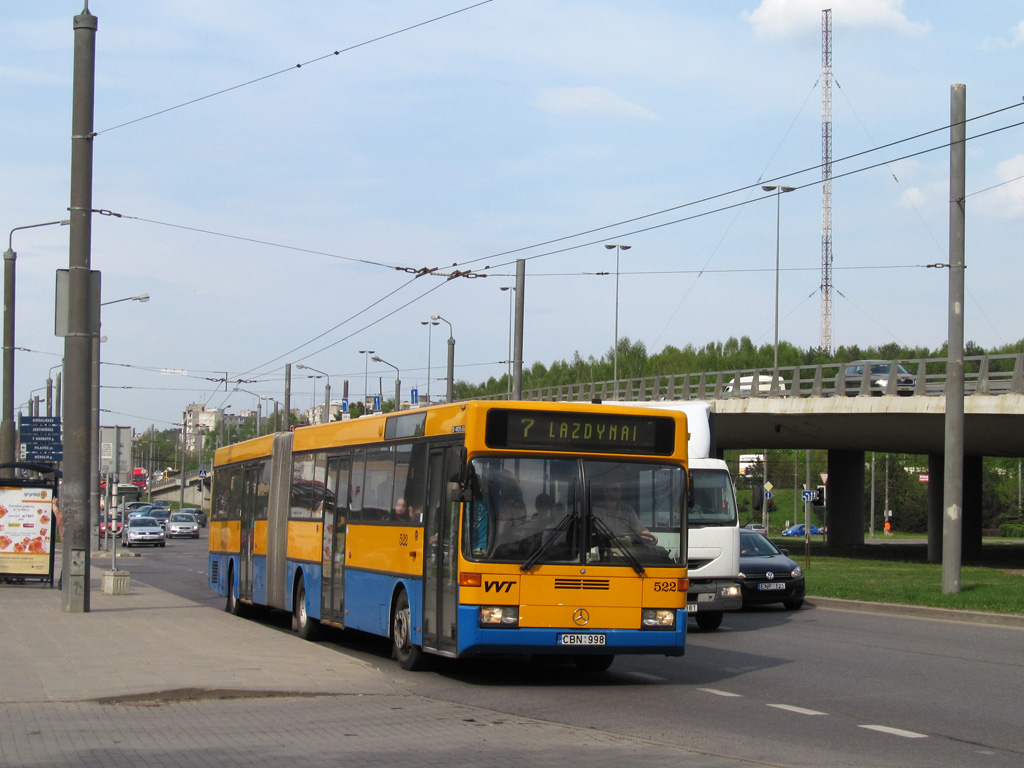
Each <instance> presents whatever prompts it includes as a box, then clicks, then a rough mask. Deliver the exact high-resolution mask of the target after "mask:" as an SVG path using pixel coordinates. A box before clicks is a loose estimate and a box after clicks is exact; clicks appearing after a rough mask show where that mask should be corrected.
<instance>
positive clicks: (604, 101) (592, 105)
mask: <svg viewBox="0 0 1024 768" xmlns="http://www.w3.org/2000/svg"><path fill="white" fill-rule="evenodd" d="M533 106H535V107H537V108H538V109H540V110H541V111H542V112H550V113H552V114H555V115H607V116H611V117H628V118H632V119H634V120H657V119H658V116H657V115H656V114H654V113H653V112H651V111H650V110H649V109H645V108H644V107H641V106H639V105H637V104H633V103H631V102H628V101H626V100H625V99H623V98H622V97H621V96H618V95H616V94H615V93H613V92H612V91H610V90H608V89H607V88H603V87H601V86H599V85H585V86H583V87H581V88H543V89H541V90H540V92H539V93H538V94H537V98H536V99H534V101H533Z"/></svg>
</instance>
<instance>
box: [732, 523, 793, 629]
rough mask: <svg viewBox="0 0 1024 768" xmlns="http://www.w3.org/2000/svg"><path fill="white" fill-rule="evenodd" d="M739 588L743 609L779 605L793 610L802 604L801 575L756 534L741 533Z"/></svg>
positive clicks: (784, 554)
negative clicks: (741, 594) (752, 606)
mask: <svg viewBox="0 0 1024 768" xmlns="http://www.w3.org/2000/svg"><path fill="white" fill-rule="evenodd" d="M740 589H741V591H742V593H743V606H744V607H746V606H748V605H761V604H764V603H782V604H783V605H784V606H785V607H786V608H787V609H788V610H790V611H795V610H797V609H799V608H800V606H802V605H803V604H804V572H803V570H801V568H800V566H799V565H797V564H796V563H795V562H794V561H793V560H791V559H790V558H788V557H787V556H786V551H785V550H780V549H779V548H778V547H776V546H775V545H774V544H772V543H771V542H770V541H768V539H766V538H765V537H764V536H762V535H761V534H760V533H756V532H755V531H748V530H741V531H740Z"/></svg>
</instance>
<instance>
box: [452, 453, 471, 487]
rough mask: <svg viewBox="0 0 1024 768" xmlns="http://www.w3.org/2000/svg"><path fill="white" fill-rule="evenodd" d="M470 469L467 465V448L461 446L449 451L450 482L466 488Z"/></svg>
mask: <svg viewBox="0 0 1024 768" xmlns="http://www.w3.org/2000/svg"><path fill="white" fill-rule="evenodd" d="M468 474H469V468H468V467H467V465H466V446H464V445H460V446H459V447H457V448H451V449H449V451H448V482H449V483H458V484H459V485H460V486H462V487H463V488H465V486H466V479H467V477H468Z"/></svg>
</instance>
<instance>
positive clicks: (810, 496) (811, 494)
mask: <svg viewBox="0 0 1024 768" xmlns="http://www.w3.org/2000/svg"><path fill="white" fill-rule="evenodd" d="M800 495H801V497H803V500H804V501H814V500H815V499H817V498H818V492H817V491H803V492H802V493H801V494H800Z"/></svg>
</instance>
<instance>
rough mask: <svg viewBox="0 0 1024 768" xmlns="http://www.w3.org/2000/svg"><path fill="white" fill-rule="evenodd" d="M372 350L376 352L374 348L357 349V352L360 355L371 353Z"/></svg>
mask: <svg viewBox="0 0 1024 768" xmlns="http://www.w3.org/2000/svg"><path fill="white" fill-rule="evenodd" d="M374 352H376V350H374V349H360V350H359V354H360V355H372V354H373V353H374Z"/></svg>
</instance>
